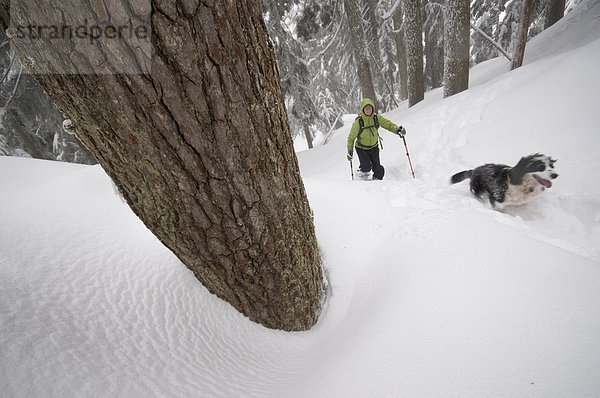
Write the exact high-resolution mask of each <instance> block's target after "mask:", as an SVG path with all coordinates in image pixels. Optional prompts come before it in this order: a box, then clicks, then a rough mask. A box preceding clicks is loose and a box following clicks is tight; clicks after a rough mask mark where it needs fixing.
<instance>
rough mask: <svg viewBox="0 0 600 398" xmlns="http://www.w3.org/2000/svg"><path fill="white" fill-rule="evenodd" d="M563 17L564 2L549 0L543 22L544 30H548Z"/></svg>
mask: <svg viewBox="0 0 600 398" xmlns="http://www.w3.org/2000/svg"><path fill="white" fill-rule="evenodd" d="M564 15H565V0H550V4H549V5H548V10H547V11H546V18H545V22H544V29H548V28H549V27H550V26H552V25H554V24H555V23H556V22H558V21H559V20H560V19H561V18H562V17H563V16H564Z"/></svg>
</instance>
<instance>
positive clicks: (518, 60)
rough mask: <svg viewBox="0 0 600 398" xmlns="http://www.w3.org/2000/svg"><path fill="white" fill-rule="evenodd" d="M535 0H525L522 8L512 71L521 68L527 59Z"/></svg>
mask: <svg viewBox="0 0 600 398" xmlns="http://www.w3.org/2000/svg"><path fill="white" fill-rule="evenodd" d="M533 6H534V0H523V4H522V6H521V18H520V23H519V29H518V34H517V40H516V44H515V50H514V52H513V57H512V64H511V67H510V68H511V69H516V68H519V67H520V66H521V65H523V58H524V57H525V45H526V44H527V36H528V32H529V23H530V21H531V13H532V12H533Z"/></svg>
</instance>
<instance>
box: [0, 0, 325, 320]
mask: <svg viewBox="0 0 600 398" xmlns="http://www.w3.org/2000/svg"><path fill="white" fill-rule="evenodd" d="M20 3H23V4H25V5H26V7H25V8H24V10H25V11H23V10H21V11H20V12H19V14H16V13H15V14H13V21H15V19H16V22H17V23H20V24H25V25H26V24H28V23H31V21H35V22H36V23H43V22H44V21H45V20H46V19H45V18H47V13H50V12H52V13H54V12H55V11H56V10H57V9H59V10H62V11H64V15H70V16H74V18H75V19H76V20H77V21H84V20H86V21H89V23H90V24H92V23H93V22H96V23H100V22H102V21H101V20H100V19H101V17H102V15H103V13H104V11H106V10H103V9H101V8H98V9H95V8H94V7H105V6H106V5H103V6H98V4H106V3H98V2H92V3H87V4H88V7H86V6H84V5H82V3H81V2H79V1H76V0H64V1H61V2H58V1H53V0H44V1H42V0H22V1H21V2H20ZM40 3H43V4H40ZM117 3H118V4H117V6H122V5H125V8H124V9H121V10H109V11H112V12H109V15H112V18H115V16H122V15H123V14H122V13H128V15H129V16H130V17H133V18H134V19H135V18H137V17H138V16H139V15H141V14H143V13H148V15H149V16H150V19H149V23H151V29H152V36H151V45H152V50H153V54H152V57H151V58H150V57H149V54H146V53H144V52H142V53H140V52H137V51H136V50H137V49H138V47H139V45H140V43H139V41H140V40H139V37H138V38H133V39H130V40H128V39H124V40H123V41H122V42H121V41H110V42H109V41H108V40H107V41H105V42H99V43H94V45H91V44H89V45H87V46H82V47H81V48H82V51H81V52H76V53H75V52H72V53H65V54H60V52H59V51H39V46H38V43H37V42H36V41H14V44H15V45H16V47H17V48H16V51H17V53H18V54H19V55H20V56H21V58H23V59H30V60H31V59H32V60H34V61H35V65H36V69H35V70H36V71H37V74H36V76H35V77H36V79H37V80H38V82H39V83H40V84H41V86H42V87H43V88H44V89H45V90H46V92H47V93H48V94H49V96H50V98H51V99H52V100H53V101H55V103H56V104H57V105H58V108H59V109H60V110H61V111H62V112H63V113H64V114H65V115H68V117H69V118H70V119H71V120H73V122H74V125H75V130H76V133H77V136H78V137H79V138H80V139H81V141H82V142H83V143H84V144H85V145H86V146H87V148H89V150H90V151H91V152H92V153H93V154H94V155H95V156H96V158H97V159H98V161H99V163H101V165H102V167H103V168H104V170H105V171H106V172H107V173H108V174H109V175H110V177H111V178H112V179H113V181H114V182H115V184H116V185H117V186H118V188H119V190H120V191H121V192H122V194H123V196H124V198H125V199H126V201H127V203H128V204H129V205H130V207H131V208H132V210H133V211H134V212H135V214H137V215H138V216H139V217H140V219H141V220H142V221H143V222H144V223H145V224H146V226H147V227H148V228H149V229H150V230H151V231H152V232H153V233H154V234H155V235H156V236H157V237H158V238H159V239H160V241H161V242H162V243H164V244H165V245H166V246H167V247H168V248H169V249H171V250H172V251H173V253H175V255H177V257H178V258H179V259H180V260H181V261H182V262H183V263H184V264H185V265H186V266H187V267H188V268H189V269H190V270H191V271H192V272H193V273H194V275H195V276H196V277H197V278H198V279H199V280H200V281H201V282H202V284H203V285H204V286H206V287H207V288H208V289H209V290H210V291H211V292H212V293H214V294H216V295H217V296H219V297H220V298H222V299H223V300H225V301H227V302H229V303H230V304H231V305H232V306H234V307H235V308H236V309H237V310H239V311H240V312H242V313H243V314H245V315H246V316H248V317H249V318H250V319H251V320H253V321H256V322H259V323H261V324H263V325H264V326H266V327H269V328H276V329H283V330H305V329H308V328H310V327H311V326H312V325H313V324H314V323H315V322H316V321H317V317H318V314H319V312H320V308H321V300H322V298H323V295H324V283H323V282H324V277H323V271H322V267H321V259H320V255H319V249H318V246H317V241H316V237H315V231H314V226H313V220H312V213H311V210H310V208H309V204H308V201H307V198H306V193H305V190H304V186H303V183H302V180H301V178H300V174H299V169H298V164H297V159H296V156H295V154H294V151H293V145H292V140H291V135H290V131H289V125H288V119H287V114H286V111H285V108H284V101H283V98H282V95H281V90H280V87H279V72H278V70H277V66H276V64H275V61H274V54H273V49H272V46H271V44H270V41H269V39H268V36H267V33H266V27H265V24H264V21H263V19H262V15H261V8H260V3H259V2H258V1H225V0H217V1H213V2H210V3H207V2H202V3H199V2H197V1H193V0H181V1H175V0H171V1H160V2H159V1H154V0H153V1H152V4H151V7H148V8H147V9H145V8H144V4H143V2H140V1H134V0H124V1H122V2H120V3H119V2H117ZM149 4H150V2H148V5H149ZM207 4H210V6H207ZM110 6H114V4H112V3H111V4H110ZM117 11H121V12H122V13H121V14H120V13H119V12H117ZM8 12H9V10H8V1H7V0H2V2H0V19H1V21H2V23H3V26H6V25H7V24H8ZM132 14H133V15H132ZM113 22H114V21H113ZM136 39H137V41H136ZM74 40H76V39H75V38H72V39H71V41H74ZM71 44H72V43H71ZM136 46H138V47H136ZM113 54H117V55H118V56H113ZM144 57H145V58H144ZM97 59H102V60H104V63H103V64H102V66H103V68H105V72H106V73H104V74H89V75H82V74H64V73H62V74H61V72H62V71H64V70H67V69H69V68H71V67H73V66H75V67H76V68H77V69H85V68H87V67H90V66H92V67H95V65H94V64H93V62H95V60H97ZM124 63H128V65H127V66H128V67H137V68H146V67H144V65H146V66H149V67H151V72H150V70H145V69H140V70H139V73H138V74H131V73H128V74H124V73H120V72H121V71H123V70H124Z"/></svg>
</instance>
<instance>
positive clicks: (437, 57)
mask: <svg viewBox="0 0 600 398" xmlns="http://www.w3.org/2000/svg"><path fill="white" fill-rule="evenodd" d="M424 12H425V14H424V15H425V22H424V24H423V30H424V36H425V40H424V43H425V87H427V88H429V89H433V88H437V87H441V86H442V83H443V79H444V26H445V21H444V7H443V5H441V4H439V3H436V2H428V3H427V4H426V6H425V8H424Z"/></svg>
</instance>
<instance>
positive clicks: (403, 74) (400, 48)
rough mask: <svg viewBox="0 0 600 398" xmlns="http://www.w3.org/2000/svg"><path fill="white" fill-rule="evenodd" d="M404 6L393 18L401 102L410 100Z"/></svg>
mask: <svg viewBox="0 0 600 398" xmlns="http://www.w3.org/2000/svg"><path fill="white" fill-rule="evenodd" d="M403 18H404V17H403V15H402V5H401V4H399V5H398V8H397V9H396V12H395V13H394V16H393V21H394V30H395V31H396V32H397V33H396V37H395V39H396V53H397V54H398V74H399V75H400V100H401V101H404V100H405V99H407V98H408V72H407V68H408V67H407V65H406V45H405V43H404V27H403V26H402V24H403Z"/></svg>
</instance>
